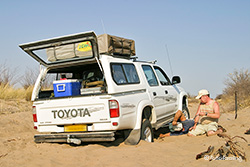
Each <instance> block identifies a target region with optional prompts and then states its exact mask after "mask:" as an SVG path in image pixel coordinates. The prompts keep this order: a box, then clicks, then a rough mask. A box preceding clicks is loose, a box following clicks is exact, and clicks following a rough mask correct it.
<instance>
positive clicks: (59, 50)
mask: <svg viewBox="0 0 250 167" xmlns="http://www.w3.org/2000/svg"><path fill="white" fill-rule="evenodd" d="M19 46H20V47H21V48H22V49H23V50H24V51H25V52H26V53H28V54H29V55H30V56H31V57H32V58H34V59H35V60H36V61H38V62H39V63H40V64H42V65H43V66H45V67H49V68H58V67H66V66H68V65H69V64H70V65H73V64H76V65H77V64H80V63H81V64H83V63H91V62H95V61H97V59H98V58H99V57H98V55H99V53H98V46H97V37H96V34H95V33H94V32H92V31H91V32H83V33H78V34H72V35H67V36H62V37H56V38H51V39H46V40H41V41H36V42H30V43H25V44H21V45H19Z"/></svg>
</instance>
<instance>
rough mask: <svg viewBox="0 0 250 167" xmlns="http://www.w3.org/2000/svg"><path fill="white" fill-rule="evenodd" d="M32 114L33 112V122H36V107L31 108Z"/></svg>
mask: <svg viewBox="0 0 250 167" xmlns="http://www.w3.org/2000/svg"><path fill="white" fill-rule="evenodd" d="M32 112H33V121H34V122H37V116H36V106H32Z"/></svg>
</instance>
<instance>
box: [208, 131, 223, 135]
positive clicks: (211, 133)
mask: <svg viewBox="0 0 250 167" xmlns="http://www.w3.org/2000/svg"><path fill="white" fill-rule="evenodd" d="M221 133H223V130H222V129H218V130H217V131H208V132H207V136H213V135H217V134H221Z"/></svg>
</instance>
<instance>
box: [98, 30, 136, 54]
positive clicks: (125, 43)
mask: <svg viewBox="0 0 250 167" xmlns="http://www.w3.org/2000/svg"><path fill="white" fill-rule="evenodd" d="M97 40H98V47H99V53H100V54H108V55H120V56H128V57H130V56H135V41H134V40H131V39H126V38H122V37H117V36H113V35H109V34H102V35H98V36H97Z"/></svg>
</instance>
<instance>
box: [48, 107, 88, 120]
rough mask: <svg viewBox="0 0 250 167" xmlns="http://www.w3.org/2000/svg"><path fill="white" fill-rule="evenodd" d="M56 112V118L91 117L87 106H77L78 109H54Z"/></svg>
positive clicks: (53, 111) (54, 112)
mask: <svg viewBox="0 0 250 167" xmlns="http://www.w3.org/2000/svg"><path fill="white" fill-rule="evenodd" d="M51 112H52V113H53V114H54V118H55V119H56V118H61V119H68V118H75V117H85V116H89V117H90V112H89V110H88V109H87V108H77V109H75V108H74V109H67V110H66V109H59V110H52V111H51Z"/></svg>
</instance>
